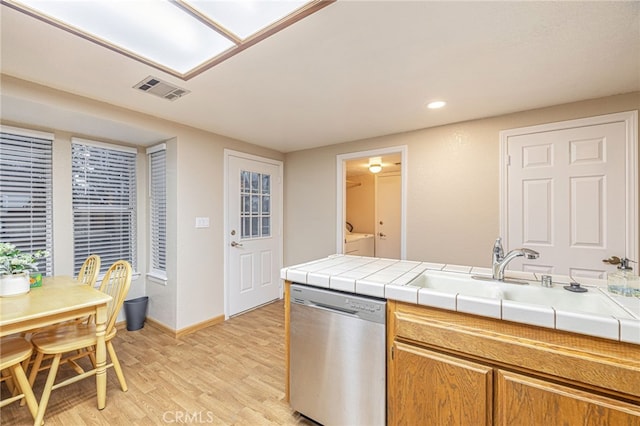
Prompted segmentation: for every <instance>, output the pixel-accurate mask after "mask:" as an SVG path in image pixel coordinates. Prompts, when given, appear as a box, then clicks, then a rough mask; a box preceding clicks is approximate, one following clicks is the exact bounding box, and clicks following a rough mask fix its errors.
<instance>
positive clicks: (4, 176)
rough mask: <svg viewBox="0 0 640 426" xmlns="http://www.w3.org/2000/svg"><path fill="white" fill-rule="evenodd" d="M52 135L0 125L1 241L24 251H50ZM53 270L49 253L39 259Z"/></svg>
mask: <svg viewBox="0 0 640 426" xmlns="http://www.w3.org/2000/svg"><path fill="white" fill-rule="evenodd" d="M52 142H53V135H51V134H48V133H41V132H32V131H28V130H24V131H23V130H22V129H14V128H10V127H6V126H1V127H0V241H2V242H5V243H12V244H15V246H16V247H17V248H19V249H20V250H21V251H24V252H26V253H33V252H35V251H38V250H48V251H49V252H51V250H52V189H51V173H52V172H51V170H52V163H51V154H52ZM38 269H39V271H40V272H43V273H44V274H45V275H52V273H53V259H52V255H51V256H48V257H47V258H45V259H41V260H40V261H39V262H38Z"/></svg>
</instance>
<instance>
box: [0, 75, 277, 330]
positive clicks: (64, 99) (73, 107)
mask: <svg viewBox="0 0 640 426" xmlns="http://www.w3.org/2000/svg"><path fill="white" fill-rule="evenodd" d="M2 90H3V95H6V96H11V97H16V98H19V99H22V100H24V102H25V103H33V104H37V105H46V106H48V107H50V109H55V111H56V114H54V115H52V116H50V117H46V120H45V119H44V117H43V119H42V120H41V121H42V122H45V121H46V122H47V123H48V124H47V127H42V126H38V125H37V124H27V123H16V122H7V121H5V120H2V119H0V122H1V123H2V124H6V125H11V126H14V127H24V128H28V129H35V130H43V131H49V132H52V133H54V134H55V141H54V158H53V161H54V166H53V167H54V183H53V185H54V200H53V208H54V212H53V215H54V253H53V255H54V268H55V269H54V271H55V273H56V274H67V275H69V274H71V273H72V270H73V266H72V261H71V258H72V254H73V245H72V238H71V229H72V215H71V188H70V186H71V185H70V182H71V161H70V152H71V148H70V140H71V136H75V137H82V138H86V139H93V140H99V141H103V142H111V143H118V141H113V140H107V139H104V138H101V137H96V135H92V134H86V133H85V134H76V133H73V132H71V131H68V129H67V128H66V127H65V126H67V125H68V123H69V121H70V120H69V119H68V118H69V117H68V116H65V114H66V113H69V114H76V113H81V114H83V115H84V116H87V117H96V118H99V120H100V121H102V122H105V123H108V124H109V125H113V126H122V128H125V129H131V130H132V132H133V133H135V132H137V131H138V130H139V131H140V132H141V133H146V134H159V135H166V137H164V138H163V140H166V141H167V177H168V180H167V192H168V194H167V197H168V203H169V204H168V211H167V215H168V225H167V232H168V236H167V238H168V259H167V262H168V264H167V275H168V281H167V283H166V286H164V285H161V284H158V283H156V282H151V281H150V280H148V279H147V277H146V276H145V275H144V272H146V264H147V259H148V252H147V245H148V244H147V233H146V230H147V218H148V212H147V185H146V181H147V171H146V154H144V149H143V148H140V149H139V154H138V160H139V161H138V167H139V170H138V172H139V173H138V184H139V186H138V209H139V212H138V248H139V252H138V267H139V268H138V269H139V270H140V272H142V273H143V274H142V275H141V277H140V278H139V279H138V280H137V281H136V282H135V283H132V289H131V291H130V293H129V295H128V297H127V299H131V298H134V297H138V296H140V295H143V294H147V295H149V317H151V318H153V319H155V320H157V321H159V322H161V323H162V324H164V325H166V326H167V327H169V328H171V329H174V330H180V329H183V328H185V327H188V326H191V325H195V324H198V323H201V322H205V321H208V320H210V319H212V318H217V317H219V316H222V315H223V314H224V268H223V254H224V246H223V244H224V238H223V229H222V227H223V225H224V224H223V217H222V211H223V201H224V200H223V196H222V194H223V187H222V185H223V182H224V176H223V171H224V167H223V165H224V155H223V153H224V149H225V148H229V149H234V150H236V151H242V152H247V153H250V154H254V155H260V156H264V157H267V158H273V159H276V160H283V155H282V154H280V153H278V152H275V151H273V150H268V149H265V148H261V147H258V146H255V145H251V144H248V143H244V142H241V141H236V140H233V139H229V138H226V137H223V136H220V135H216V134H213V133H209V132H205V131H201V130H198V129H194V128H191V127H188V126H183V125H179V124H176V123H172V122H170V121H166V120H161V119H158V118H155V117H152V116H149V115H145V114H141V113H137V112H134V111H129V110H126V109H123V108H118V107H115V106H113V105H109V104H106V103H102V102H99V101H95V100H91V99H87V98H83V97H80V96H76V95H71V94H69V93H65V92H61V91H58V90H55V89H52V88H48V87H44V86H39V85H37V84H34V83H29V82H26V81H23V80H19V79H15V78H12V77H8V76H2ZM158 102H164V101H163V100H162V99H159V100H158ZM26 115H28V114H26ZM37 122H38V117H36V118H35V121H34V123H37ZM58 122H59V123H60V124H59V125H60V128H58V127H57V126H56V123H58ZM98 131H99V129H97V128H96V132H98ZM155 142H156V143H157V142H161V140H157V141H155ZM196 216H205V217H209V218H210V224H211V226H210V227H209V228H200V229H196V228H195V218H196Z"/></svg>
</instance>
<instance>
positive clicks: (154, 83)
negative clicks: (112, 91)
mask: <svg viewBox="0 0 640 426" xmlns="http://www.w3.org/2000/svg"><path fill="white" fill-rule="evenodd" d="M133 87H134V88H135V89H140V90H142V91H143V92H147V93H151V94H153V95H156V96H160V97H161V98H165V99H168V100H170V101H175V100H176V99H178V98H180V97H182V96H184V95H186V94H188V93H191V91H190V90H186V89H181V88H180V87H177V86H174V85H173V84H170V83H167V82H166V81H162V80H160V79H159V78H155V77H151V76H149V77H147V78H145V79H144V80H142V81H141V82H140V83H138V84H136V85H135V86H133Z"/></svg>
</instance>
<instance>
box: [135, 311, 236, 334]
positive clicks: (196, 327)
mask: <svg viewBox="0 0 640 426" xmlns="http://www.w3.org/2000/svg"><path fill="white" fill-rule="evenodd" d="M223 321H224V315H220V316H217V317H213V318H211V319H209V320H206V321H203V322H200V323H198V324H194V325H191V326H189V327H185V328H183V329H180V330H174V329H172V328H169V327H167V326H166V325H164V324H162V323H160V322H158V321H156V320H154V319H151V318H147V320H146V323H147V324H149V325H150V326H152V327H154V328H156V329H158V330H160V331H162V332H163V333H165V334H168V335H169V336H171V337H174V338H176V339H179V338H180V337H182V336H186V335H187V334H191V333H195V332H196V331H198V330H202V329H203V328H207V327H210V326H212V325H215V324H219V323H221V322H223Z"/></svg>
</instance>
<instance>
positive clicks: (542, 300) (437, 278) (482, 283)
mask: <svg viewBox="0 0 640 426" xmlns="http://www.w3.org/2000/svg"><path fill="white" fill-rule="evenodd" d="M514 282H517V284H516V283H510V282H509V280H506V282H499V281H496V280H492V279H491V278H490V277H472V276H471V275H468V274H462V273H456V272H445V271H432V270H428V271H425V272H423V273H421V274H420V275H418V276H417V277H416V278H414V279H413V280H412V281H410V282H409V283H407V285H408V286H412V287H420V288H427V289H431V290H434V291H439V292H444V293H454V294H460V295H465V296H475V297H485V298H490V299H502V300H510V301H514V302H520V303H530V304H535V305H542V306H550V307H553V308H554V309H558V310H564V311H580V312H589V313H593V314H597V315H610V316H611V315H612V316H618V317H622V318H629V313H628V312H627V311H626V310H624V309H623V308H622V307H620V305H618V304H617V303H616V302H614V301H613V300H612V299H611V298H609V297H608V296H607V295H606V294H604V293H602V292H601V291H600V290H598V289H597V288H589V291H587V292H585V293H574V292H570V291H566V290H565V289H564V288H563V287H564V285H567V284H561V283H554V287H551V288H548V287H542V286H540V285H539V283H537V282H526V281H521V280H516V281H514ZM522 284H528V285H522Z"/></svg>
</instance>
